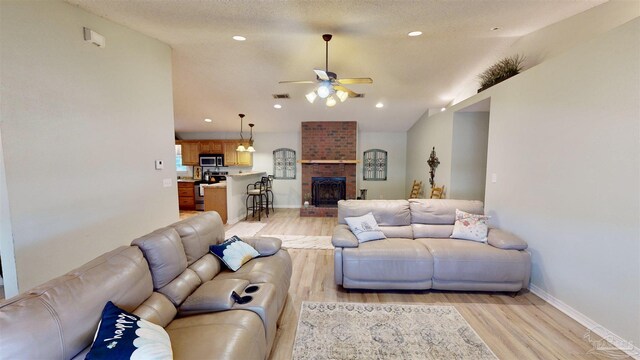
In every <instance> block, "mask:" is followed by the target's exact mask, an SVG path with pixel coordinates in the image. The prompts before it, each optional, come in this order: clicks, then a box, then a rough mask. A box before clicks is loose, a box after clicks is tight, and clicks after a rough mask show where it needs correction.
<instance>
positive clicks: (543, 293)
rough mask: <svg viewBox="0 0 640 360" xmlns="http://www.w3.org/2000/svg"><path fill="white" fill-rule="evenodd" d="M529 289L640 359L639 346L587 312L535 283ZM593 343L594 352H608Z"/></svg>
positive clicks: (637, 359) (632, 356) (628, 353)
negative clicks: (603, 324) (573, 306)
mask: <svg viewBox="0 0 640 360" xmlns="http://www.w3.org/2000/svg"><path fill="white" fill-rule="evenodd" d="M529 291H531V292H532V293H533V294H535V295H537V296H538V297H539V298H541V299H542V300H544V301H546V302H547V303H549V305H551V306H553V307H555V308H556V309H558V310H560V311H562V312H563V313H565V314H566V315H567V316H569V317H570V318H572V319H573V320H575V321H577V322H579V323H580V324H581V325H583V326H584V327H586V328H587V330H589V331H593V332H594V333H595V334H597V335H598V336H600V337H602V338H603V339H605V340H607V341H608V342H609V343H611V344H612V345H613V346H615V347H616V348H618V349H619V350H621V351H624V352H625V353H626V354H627V355H629V356H630V357H631V358H633V359H636V360H640V348H639V347H638V346H634V345H633V343H632V342H630V341H627V340H625V339H623V338H621V337H620V336H618V335H616V334H614V333H613V332H611V331H610V330H609V329H607V328H605V327H604V326H602V325H600V324H598V323H597V322H595V321H593V320H592V319H591V318H589V317H588V316H586V315H585V314H583V313H581V312H579V311H578V310H576V309H574V308H572V307H571V306H569V305H567V304H566V303H565V302H563V301H562V300H560V299H558V298H556V297H554V296H553V295H551V294H549V293H548V292H546V291H544V290H542V289H541V288H539V287H537V286H536V285H534V284H529ZM587 334H588V332H587V333H585V336H588V335H587ZM592 344H593V345H594V350H593V351H594V352H599V353H600V352H606V349H598V348H597V345H598V344H595V343H592Z"/></svg>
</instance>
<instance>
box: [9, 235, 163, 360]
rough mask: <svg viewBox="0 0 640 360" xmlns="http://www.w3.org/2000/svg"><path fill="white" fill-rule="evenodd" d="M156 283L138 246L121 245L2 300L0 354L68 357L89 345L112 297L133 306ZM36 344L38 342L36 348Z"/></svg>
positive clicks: (10, 356)
mask: <svg viewBox="0 0 640 360" xmlns="http://www.w3.org/2000/svg"><path fill="white" fill-rule="evenodd" d="M152 291H153V283H152V281H151V274H150V273H149V267H148V265H147V262H146V261H145V260H144V257H143V256H142V252H140V249H138V248H137V247H134V246H122V247H119V248H117V249H115V250H112V251H110V252H108V253H105V254H103V255H101V256H99V257H97V258H96V259H94V260H92V261H90V262H88V263H86V264H85V265H83V266H81V267H79V268H77V269H75V270H73V271H71V272H69V273H68V274H66V275H64V276H61V277H58V278H56V279H53V280H51V281H49V282H46V283H44V284H42V285H40V286H38V287H36V288H34V289H32V290H31V291H29V292H27V293H24V294H22V295H19V296H16V297H13V298H11V299H8V300H6V301H4V302H2V303H1V304H0V334H1V335H0V349H2V350H0V353H1V355H0V357H2V358H7V359H52V358H57V359H70V358H72V357H74V356H75V355H76V354H77V353H79V352H81V351H82V350H83V349H85V348H86V347H88V346H89V345H90V344H91V341H92V339H93V335H94V334H95V332H96V328H97V326H98V321H99V320H100V312H101V311H102V309H103V308H104V304H106V303H107V301H109V300H113V301H116V299H117V301H116V303H117V304H118V306H120V307H122V308H124V309H125V310H133V309H135V308H136V307H138V305H140V304H141V303H142V302H143V301H144V300H145V299H146V298H148V297H149V296H150V295H151V293H152ZM34 344H37V346H34Z"/></svg>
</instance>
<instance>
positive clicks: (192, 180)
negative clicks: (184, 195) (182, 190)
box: [178, 179, 196, 183]
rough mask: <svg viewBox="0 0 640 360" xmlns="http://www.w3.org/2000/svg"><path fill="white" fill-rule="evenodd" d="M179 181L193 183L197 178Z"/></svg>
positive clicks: (180, 180) (179, 180)
mask: <svg viewBox="0 0 640 360" xmlns="http://www.w3.org/2000/svg"><path fill="white" fill-rule="evenodd" d="M178 182H191V183H193V182H196V180H194V179H178Z"/></svg>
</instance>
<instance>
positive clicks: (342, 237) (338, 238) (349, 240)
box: [331, 224, 358, 248]
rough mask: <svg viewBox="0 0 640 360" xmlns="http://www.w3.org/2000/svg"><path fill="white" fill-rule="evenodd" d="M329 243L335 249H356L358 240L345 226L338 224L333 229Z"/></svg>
mask: <svg viewBox="0 0 640 360" xmlns="http://www.w3.org/2000/svg"><path fill="white" fill-rule="evenodd" d="M331 243H332V244H333V246H335V247H343V248H355V247H358V238H356V236H355V235H354V234H353V232H351V229H349V227H348V226H347V225H344V224H339V225H337V226H336V227H335V228H333V235H332V236H331Z"/></svg>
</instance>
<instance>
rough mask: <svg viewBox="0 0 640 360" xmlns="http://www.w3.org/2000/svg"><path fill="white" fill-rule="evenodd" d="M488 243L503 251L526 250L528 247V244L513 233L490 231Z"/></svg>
mask: <svg viewBox="0 0 640 360" xmlns="http://www.w3.org/2000/svg"><path fill="white" fill-rule="evenodd" d="M487 238H488V240H487V242H488V243H489V245H491V246H493V247H497V248H498V249H503V250H524V249H526V248H527V247H528V245H527V242H526V241H524V240H522V239H520V238H519V237H517V236H515V235H513V234H512V233H509V232H506V231H503V230H500V229H489V235H488V236H487Z"/></svg>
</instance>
